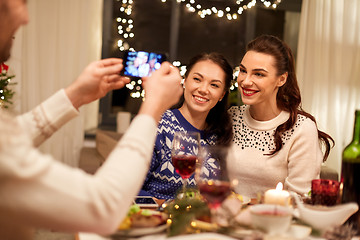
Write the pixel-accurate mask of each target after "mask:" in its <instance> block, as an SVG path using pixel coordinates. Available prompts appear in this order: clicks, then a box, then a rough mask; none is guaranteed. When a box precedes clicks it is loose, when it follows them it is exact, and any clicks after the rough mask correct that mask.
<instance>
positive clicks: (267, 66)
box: [237, 51, 287, 117]
mask: <svg viewBox="0 0 360 240" xmlns="http://www.w3.org/2000/svg"><path fill="white" fill-rule="evenodd" d="M286 78H287V73H284V74H282V75H280V76H278V74H277V69H276V68H275V58H274V57H273V56H271V55H269V54H264V53H259V52H255V51H248V52H247V53H246V54H245V56H244V58H243V59H242V61H241V64H240V72H239V76H238V79H237V82H238V85H239V91H240V93H241V98H242V101H243V103H244V104H246V105H250V108H251V109H252V110H253V111H254V110H256V111H257V112H263V113H264V114H267V113H269V112H270V111H271V112H273V113H274V114H275V116H276V112H277V113H279V111H280V110H279V109H278V107H277V104H276V94H277V92H278V89H279V87H281V86H282V85H284V84H285V82H286ZM253 117H254V116H253Z"/></svg>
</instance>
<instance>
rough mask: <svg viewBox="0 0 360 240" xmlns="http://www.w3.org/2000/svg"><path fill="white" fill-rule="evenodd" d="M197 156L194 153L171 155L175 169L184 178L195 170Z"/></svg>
mask: <svg viewBox="0 0 360 240" xmlns="http://www.w3.org/2000/svg"><path fill="white" fill-rule="evenodd" d="M196 159H197V157H196V156H194V155H175V156H172V163H173V165H174V167H175V171H176V172H177V173H178V174H179V175H180V176H181V177H182V178H184V179H186V178H189V177H190V176H191V175H192V174H193V173H194V172H195V165H196Z"/></svg>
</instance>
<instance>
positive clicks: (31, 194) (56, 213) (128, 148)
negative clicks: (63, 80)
mask: <svg viewBox="0 0 360 240" xmlns="http://www.w3.org/2000/svg"><path fill="white" fill-rule="evenodd" d="M27 22H28V12H27V8H26V0H0V29H1V32H0V63H1V62H3V61H6V60H7V59H8V58H9V56H10V48H11V45H12V38H13V35H14V34H15V32H16V30H17V29H18V28H19V27H20V26H21V25H24V24H26V23H27ZM122 67H123V66H122V60H121V59H106V60H101V61H97V62H94V63H91V64H90V65H89V66H88V67H87V68H86V69H85V70H84V71H83V72H82V73H81V74H80V76H79V77H78V78H77V79H76V80H75V82H74V83H73V84H71V85H70V86H69V87H67V88H66V89H62V90H60V91H58V92H57V93H55V94H54V95H53V96H52V97H50V98H49V99H47V100H46V101H44V102H43V103H41V104H40V105H39V106H38V107H36V108H35V109H34V110H32V111H30V112H28V113H26V114H24V115H22V116H18V117H14V116H12V115H10V114H9V113H7V112H6V111H4V110H1V111H0V239H7V240H9V239H17V240H18V239H22V240H24V239H25V240H26V239H31V238H32V229H33V228H37V227H41V228H51V229H56V230H59V231H69V232H76V231H85V232H96V233H100V234H109V233H112V232H113V231H115V229H116V228H117V226H118V224H119V223H120V222H121V220H122V218H123V217H124V216H125V215H126V213H127V211H128V207H129V206H130V205H131V202H132V199H133V197H134V196H135V195H136V193H137V192H138V191H139V190H140V188H141V185H142V183H143V180H144V178H145V174H146V173H147V171H148V166H149V163H150V159H151V155H152V151H153V144H154V140H155V134H156V130H157V123H158V121H159V119H160V116H161V114H162V113H163V112H164V111H165V110H166V109H167V108H169V107H170V106H172V105H173V104H175V103H176V102H177V101H178V100H179V97H180V96H181V94H182V88H181V85H180V82H181V77H180V74H179V71H178V70H177V69H176V68H174V67H172V66H171V65H170V64H169V63H164V64H163V65H162V66H161V68H160V69H159V70H158V71H156V72H154V73H153V74H152V76H151V77H150V78H143V80H144V88H145V91H146V101H145V102H144V103H143V104H142V106H141V108H140V111H139V114H138V116H137V117H136V118H135V119H134V120H133V122H132V124H131V126H130V128H129V129H128V131H127V132H126V134H125V135H124V136H123V138H122V140H121V141H120V142H119V143H118V144H117V146H116V147H115V149H114V150H113V152H112V153H111V154H110V155H109V157H108V159H107V160H106V161H105V163H104V165H103V166H102V167H101V168H100V169H99V170H98V171H97V172H96V174H95V175H88V174H86V173H85V172H83V171H81V170H80V169H75V168H70V167H68V166H66V165H64V164H61V163H59V162H58V161H55V160H54V159H53V158H52V157H51V156H48V155H44V154H42V153H41V152H39V151H38V150H37V149H36V146H38V145H40V144H41V143H42V142H43V141H45V140H46V139H47V138H49V137H50V136H51V135H52V134H53V133H54V132H55V131H56V130H57V129H59V128H60V127H61V126H62V125H64V124H65V123H66V122H68V121H69V120H70V119H72V118H74V117H76V116H77V115H78V110H77V109H78V108H79V107H80V106H82V105H83V104H86V103H89V102H91V101H93V100H95V99H98V98H100V97H103V96H104V95H105V94H106V93H107V92H108V91H110V90H112V89H117V88H120V87H123V86H124V85H125V84H126V83H127V82H128V81H129V80H128V79H127V78H124V77H121V76H120V75H119V72H120V71H121V69H122Z"/></svg>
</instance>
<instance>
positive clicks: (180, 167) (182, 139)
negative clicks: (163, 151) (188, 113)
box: [171, 131, 200, 193]
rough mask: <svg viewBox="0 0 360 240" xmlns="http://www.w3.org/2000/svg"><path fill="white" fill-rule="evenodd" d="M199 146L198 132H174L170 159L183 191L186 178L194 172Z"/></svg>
mask: <svg viewBox="0 0 360 240" xmlns="http://www.w3.org/2000/svg"><path fill="white" fill-rule="evenodd" d="M199 147H200V133H199V132H190V131H189V132H175V134H174V139H173V142H172V149H171V159H172V163H173V165H174V168H175V171H176V172H177V173H178V174H179V175H180V176H181V179H182V182H183V193H185V190H186V186H187V179H188V178H190V176H191V175H192V174H193V173H194V172H195V168H196V162H197V159H198V152H199Z"/></svg>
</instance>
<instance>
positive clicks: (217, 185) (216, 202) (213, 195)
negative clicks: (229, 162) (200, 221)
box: [198, 180, 231, 208]
mask: <svg viewBox="0 0 360 240" xmlns="http://www.w3.org/2000/svg"><path fill="white" fill-rule="evenodd" d="M198 186H199V190H200V193H201V195H202V196H203V197H204V198H205V199H206V201H207V202H208V204H209V207H210V208H218V207H219V206H220V205H221V203H222V202H223V201H224V200H225V199H226V198H227V196H229V195H230V192H231V191H230V190H231V188H230V183H229V182H224V181H211V180H210V181H203V182H200V183H199V184H198Z"/></svg>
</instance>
